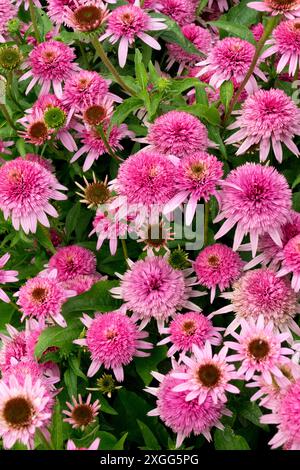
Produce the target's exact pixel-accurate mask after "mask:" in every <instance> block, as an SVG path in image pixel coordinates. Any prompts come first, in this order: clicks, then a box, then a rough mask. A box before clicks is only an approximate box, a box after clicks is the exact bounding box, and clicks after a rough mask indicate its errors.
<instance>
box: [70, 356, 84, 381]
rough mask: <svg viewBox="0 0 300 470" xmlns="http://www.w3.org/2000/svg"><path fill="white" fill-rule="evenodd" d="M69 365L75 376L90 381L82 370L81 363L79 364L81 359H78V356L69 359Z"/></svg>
mask: <svg viewBox="0 0 300 470" xmlns="http://www.w3.org/2000/svg"><path fill="white" fill-rule="evenodd" d="M69 365H70V367H71V369H72V371H73V372H74V374H75V375H77V377H80V378H81V379H83V380H84V381H85V382H87V381H88V380H87V377H86V375H85V374H84V373H83V372H82V370H81V369H80V363H79V359H78V357H77V356H71V357H70V358H69Z"/></svg>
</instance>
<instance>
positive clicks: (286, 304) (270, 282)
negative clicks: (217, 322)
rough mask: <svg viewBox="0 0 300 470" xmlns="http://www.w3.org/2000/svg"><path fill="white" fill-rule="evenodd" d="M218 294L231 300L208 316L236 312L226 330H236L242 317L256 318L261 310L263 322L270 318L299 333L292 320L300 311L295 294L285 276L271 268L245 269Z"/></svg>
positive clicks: (276, 323)
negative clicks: (238, 277) (278, 275)
mask: <svg viewBox="0 0 300 470" xmlns="http://www.w3.org/2000/svg"><path fill="white" fill-rule="evenodd" d="M221 297H224V298H225V299H228V300H230V301H231V304H230V305H227V306H226V307H222V308H220V309H219V310H217V311H216V312H214V313H212V314H211V316H214V315H223V314H224V313H228V312H234V313H235V319H234V320H233V321H232V323H231V324H230V325H229V326H228V328H227V330H226V334H229V333H232V331H234V330H236V329H237V327H238V326H239V325H240V324H241V320H242V319H245V320H247V321H248V320H249V319H250V318H253V319H254V320H257V319H258V317H259V315H260V314H262V315H263V317H264V320H265V322H269V321H272V323H273V324H274V325H275V326H276V328H278V329H279V330H281V331H282V332H286V331H289V329H290V330H292V331H293V332H295V333H296V334H297V335H298V336H299V335H300V328H299V326H298V325H297V323H296V322H295V320H294V317H295V316H296V315H297V314H298V313H300V306H299V304H298V296H297V295H296V293H295V292H294V291H293V289H292V288H291V286H290V283H289V281H288V280H287V279H281V278H278V277H277V276H276V273H275V272H274V271H272V270H270V269H266V268H265V269H255V270H253V271H247V272H246V273H245V274H244V275H243V276H242V277H240V279H238V280H237V281H236V282H235V283H234V284H233V291H232V292H226V293H224V294H221ZM290 337H291V335H290Z"/></svg>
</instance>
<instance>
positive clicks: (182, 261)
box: [168, 248, 189, 269]
mask: <svg viewBox="0 0 300 470" xmlns="http://www.w3.org/2000/svg"><path fill="white" fill-rule="evenodd" d="M168 262H169V264H170V265H171V266H172V268H174V269H184V268H186V267H187V266H188V265H189V263H188V254H187V253H186V252H185V251H183V250H182V249H181V248H177V249H176V250H174V251H172V253H171V254H170V256H169V259H168Z"/></svg>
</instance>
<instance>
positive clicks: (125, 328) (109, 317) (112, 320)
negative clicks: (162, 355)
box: [74, 311, 152, 382]
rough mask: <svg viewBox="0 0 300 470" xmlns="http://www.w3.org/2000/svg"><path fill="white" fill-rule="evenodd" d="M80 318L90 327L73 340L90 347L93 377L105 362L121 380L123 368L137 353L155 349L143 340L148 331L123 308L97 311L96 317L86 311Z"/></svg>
mask: <svg viewBox="0 0 300 470" xmlns="http://www.w3.org/2000/svg"><path fill="white" fill-rule="evenodd" d="M81 321H82V323H83V324H84V326H85V327H86V328H87V331H86V338H84V339H77V340H75V341H74V343H75V344H79V345H80V346H85V347H87V349H88V351H89V352H90V354H91V358H92V363H91V365H90V367H89V370H88V373H87V375H88V377H93V375H95V374H96V373H97V372H98V370H99V369H100V367H101V366H102V365H103V366H104V367H105V369H113V372H114V374H115V377H116V379H117V380H118V381H119V382H122V381H123V380H124V370H123V367H124V366H126V365H128V364H130V362H131V361H132V360H133V358H134V356H138V357H146V356H148V355H149V354H148V353H146V352H143V351H140V349H146V350H147V349H152V344H151V343H148V342H147V341H144V339H145V338H147V337H148V333H147V332H145V331H140V329H138V327H137V325H136V324H135V322H134V321H133V320H132V318H129V317H127V316H126V315H125V313H123V312H121V311H115V312H108V313H101V314H100V313H98V314H97V313H96V315H95V318H94V319H92V318H91V317H89V316H88V315H86V314H83V317H82V319H81Z"/></svg>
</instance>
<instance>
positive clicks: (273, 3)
mask: <svg viewBox="0 0 300 470" xmlns="http://www.w3.org/2000/svg"><path fill="white" fill-rule="evenodd" d="M247 6H248V7H249V8H253V9H254V10H258V11H266V12H268V13H271V15H272V16H276V15H284V16H286V17H287V18H288V19H289V20H293V19H295V18H297V17H299V16H300V3H299V0H284V1H282V0H264V1H263V2H250V3H247Z"/></svg>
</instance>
